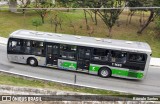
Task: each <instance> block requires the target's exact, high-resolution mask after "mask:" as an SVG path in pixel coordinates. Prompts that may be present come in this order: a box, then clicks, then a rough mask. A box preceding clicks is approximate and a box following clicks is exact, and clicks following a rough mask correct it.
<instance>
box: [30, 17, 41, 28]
mask: <svg viewBox="0 0 160 104" xmlns="http://www.w3.org/2000/svg"><path fill="white" fill-rule="evenodd" d="M32 25H33V26H35V27H36V30H37V28H38V26H41V25H42V21H41V19H39V18H35V19H32Z"/></svg>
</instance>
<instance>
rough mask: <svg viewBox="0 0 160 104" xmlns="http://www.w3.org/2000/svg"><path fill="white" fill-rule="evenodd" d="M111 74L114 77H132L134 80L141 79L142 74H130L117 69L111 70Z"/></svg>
mask: <svg viewBox="0 0 160 104" xmlns="http://www.w3.org/2000/svg"><path fill="white" fill-rule="evenodd" d="M111 70H112V74H115V75H120V76H125V77H134V78H139V79H141V78H143V76H144V75H143V73H141V72H131V71H126V70H119V69H111Z"/></svg>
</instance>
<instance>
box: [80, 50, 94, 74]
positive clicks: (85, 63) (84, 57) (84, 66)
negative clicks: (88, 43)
mask: <svg viewBox="0 0 160 104" xmlns="http://www.w3.org/2000/svg"><path fill="white" fill-rule="evenodd" d="M90 54H91V49H89V48H85V47H78V60H77V70H86V71H89V65H90Z"/></svg>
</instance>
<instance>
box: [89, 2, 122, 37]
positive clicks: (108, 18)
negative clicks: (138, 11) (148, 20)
mask: <svg viewBox="0 0 160 104" xmlns="http://www.w3.org/2000/svg"><path fill="white" fill-rule="evenodd" d="M93 3H94V4H96V8H102V10H99V9H98V10H95V11H94V12H97V14H98V15H99V17H100V18H101V19H102V20H103V22H104V23H105V25H106V26H107V27H108V30H109V37H112V34H111V33H112V27H113V26H114V25H115V23H116V21H117V20H118V19H119V15H120V14H121V13H122V11H123V9H124V8H123V7H125V1H123V0H94V2H93ZM90 5H91V4H90ZM94 6H95V5H91V7H94ZM107 8H113V9H107ZM114 8H121V9H114Z"/></svg>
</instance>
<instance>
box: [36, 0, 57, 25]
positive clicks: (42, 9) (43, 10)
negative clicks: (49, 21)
mask: <svg viewBox="0 0 160 104" xmlns="http://www.w3.org/2000/svg"><path fill="white" fill-rule="evenodd" d="M54 6H55V5H54V4H53V2H52V0H35V3H34V7H35V8H37V9H35V11H36V12H37V13H38V14H39V15H40V17H41V19H42V23H44V18H45V16H46V15H47V13H48V12H49V11H50V9H48V8H52V7H54Z"/></svg>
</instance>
